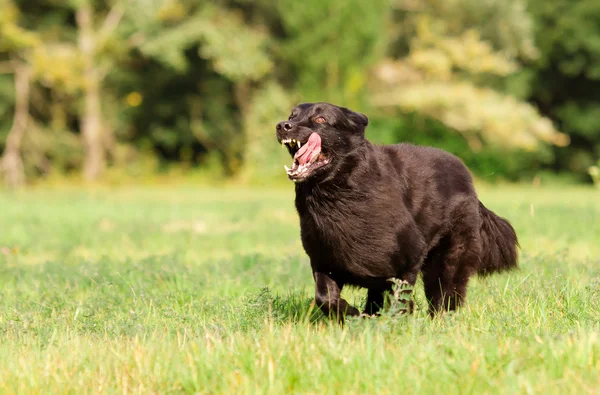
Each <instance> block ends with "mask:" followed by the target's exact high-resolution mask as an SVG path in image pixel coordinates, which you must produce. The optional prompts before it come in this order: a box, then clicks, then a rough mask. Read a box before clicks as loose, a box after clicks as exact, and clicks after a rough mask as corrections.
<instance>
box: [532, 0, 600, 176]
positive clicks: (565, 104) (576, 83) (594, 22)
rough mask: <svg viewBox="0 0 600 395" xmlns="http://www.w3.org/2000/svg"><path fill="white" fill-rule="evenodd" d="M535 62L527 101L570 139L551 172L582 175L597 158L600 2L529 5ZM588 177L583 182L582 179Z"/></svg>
mask: <svg viewBox="0 0 600 395" xmlns="http://www.w3.org/2000/svg"><path fill="white" fill-rule="evenodd" d="M529 10H530V12H531V14H532V15H533V17H534V19H535V21H536V41H537V43H538V46H539V48H540V53H541V55H540V57H539V59H538V60H537V61H535V62H530V63H529V64H528V66H529V67H530V68H531V70H532V71H533V75H534V78H533V80H532V83H531V88H530V92H531V93H530V95H529V99H530V100H532V101H533V102H534V103H536V104H537V105H538V106H539V108H540V109H541V111H542V113H543V114H545V115H546V116H548V117H550V118H552V119H555V120H556V123H557V125H558V126H559V127H560V128H561V129H562V130H563V131H565V132H566V133H568V134H569V135H570V136H571V140H572V144H571V146H570V148H569V149H568V150H565V149H557V150H556V158H557V160H556V162H555V166H554V168H555V169H556V170H559V169H567V170H569V171H571V172H573V173H574V174H578V175H583V176H586V169H587V168H588V167H589V166H590V165H592V164H593V163H594V162H595V160H596V159H597V158H598V157H600V124H599V122H598V119H600V95H599V94H598V92H599V91H600V3H599V2H598V1H595V0H579V1H569V0H553V1H541V0H529ZM586 178H587V177H586Z"/></svg>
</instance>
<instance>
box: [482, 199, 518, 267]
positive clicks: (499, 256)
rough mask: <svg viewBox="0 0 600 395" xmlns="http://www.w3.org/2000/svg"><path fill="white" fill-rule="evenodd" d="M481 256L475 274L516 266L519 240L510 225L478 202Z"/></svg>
mask: <svg viewBox="0 0 600 395" xmlns="http://www.w3.org/2000/svg"><path fill="white" fill-rule="evenodd" d="M479 213H480V214H481V218H482V219H483V223H482V225H481V239H482V246H483V250H482V257H481V263H480V266H479V269H478V271H477V274H479V275H482V276H486V275H489V274H492V273H496V272H502V271H505V270H510V269H513V268H515V267H517V247H518V246H519V241H518V240H517V234H516V233H515V230H514V228H513V227H512V225H511V224H510V223H509V222H508V221H507V220H505V219H504V218H501V217H499V216H497V215H496V214H494V213H493V212H492V211H490V210H488V209H487V208H486V207H485V206H484V205H483V203H481V202H479Z"/></svg>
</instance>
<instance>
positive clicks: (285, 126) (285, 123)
mask: <svg viewBox="0 0 600 395" xmlns="http://www.w3.org/2000/svg"><path fill="white" fill-rule="evenodd" d="M293 127H294V125H292V123H291V122H289V121H283V122H279V123H278V124H277V126H276V129H277V130H281V129H283V130H285V131H286V132H288V131H290V130H292V128H293Z"/></svg>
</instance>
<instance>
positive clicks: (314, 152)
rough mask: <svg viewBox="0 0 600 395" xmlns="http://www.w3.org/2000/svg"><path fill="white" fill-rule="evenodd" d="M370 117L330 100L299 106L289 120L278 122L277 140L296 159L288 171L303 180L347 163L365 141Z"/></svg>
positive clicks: (290, 175)
mask: <svg viewBox="0 0 600 395" xmlns="http://www.w3.org/2000/svg"><path fill="white" fill-rule="evenodd" d="M368 123H369V120H368V118H367V117H366V116H365V115H363V114H360V113H357V112H354V111H351V110H349V109H347V108H344V107H338V106H335V105H333V104H329V103H304V104H300V105H298V106H296V108H294V109H293V110H292V114H291V115H290V117H289V118H288V120H287V121H282V122H279V123H278V124H277V127H276V129H277V140H278V141H279V142H280V143H281V145H282V146H283V147H287V149H288V151H289V153H290V155H291V156H292V158H293V163H292V167H291V168H289V169H288V167H287V166H285V169H286V172H287V174H288V177H289V179H290V180H292V181H294V182H303V181H306V180H308V179H310V178H317V177H319V176H323V175H325V174H327V173H328V172H329V171H331V169H332V168H335V166H336V164H340V163H341V162H343V160H344V158H345V157H347V156H348V155H350V154H351V153H352V152H353V151H354V150H355V149H356V147H358V146H360V145H361V143H362V142H363V141H364V139H365V137H364V133H365V128H366V126H367V125H368Z"/></svg>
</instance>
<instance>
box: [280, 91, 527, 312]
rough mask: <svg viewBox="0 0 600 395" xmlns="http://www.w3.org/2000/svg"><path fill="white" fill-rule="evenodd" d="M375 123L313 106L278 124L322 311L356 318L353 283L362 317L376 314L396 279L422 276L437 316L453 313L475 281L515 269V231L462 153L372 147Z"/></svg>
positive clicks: (411, 280) (412, 281)
mask: <svg viewBox="0 0 600 395" xmlns="http://www.w3.org/2000/svg"><path fill="white" fill-rule="evenodd" d="M368 122H369V121H368V119H367V117H366V116H365V115H363V114H360V113H356V112H353V111H350V110H349V109H347V108H343V107H338V106H334V105H332V104H328V103H316V104H312V103H309V104H300V105H299V106H297V107H296V108H295V109H294V110H293V111H292V114H291V115H290V117H289V119H288V120H287V121H283V122H280V123H279V124H277V139H278V141H279V142H280V143H281V144H282V145H284V146H287V149H288V150H289V152H290V154H291V155H292V157H293V164H292V168H291V169H288V168H287V166H286V171H287V174H288V177H289V178H290V179H291V180H292V181H294V182H295V183H296V209H297V210H298V214H299V215H300V227H301V237H302V244H303V246H304V249H305V250H306V253H307V254H308V255H309V257H310V261H311V266H312V270H313V277H314V280H315V285H316V297H315V299H316V302H317V304H318V305H319V306H320V307H321V309H322V311H323V312H324V313H325V314H327V315H329V314H334V315H337V316H338V318H339V319H343V317H342V316H343V314H347V315H358V314H359V311H358V310H357V309H356V308H355V307H352V306H350V305H349V304H348V303H347V302H346V301H345V300H344V299H342V298H341V297H340V292H341V290H342V288H343V287H344V285H346V284H348V285H355V286H360V287H365V288H367V289H368V296H367V304H366V307H365V313H367V314H375V313H377V312H378V311H379V309H380V308H381V307H382V305H383V301H384V292H386V291H389V290H390V289H391V283H390V282H389V281H388V280H389V279H390V278H392V277H395V278H398V279H402V280H405V281H407V282H408V283H409V284H410V285H414V284H415V281H416V280H417V276H418V274H419V272H422V273H423V280H424V284H425V294H426V296H427V299H428V301H429V312H430V314H432V315H433V314H434V313H435V312H437V311H440V310H442V309H448V310H454V309H456V308H457V307H458V306H459V305H460V304H461V302H462V301H463V300H464V298H465V296H466V291H467V283H468V281H469V277H470V276H472V275H473V274H480V275H486V274H489V273H492V272H497V271H502V270H507V269H511V268H513V267H516V265H517V246H518V242H517V236H516V234H515V231H514V229H513V228H512V226H511V225H510V224H509V223H508V221H506V220H505V219H503V218H500V217H498V216H497V215H495V214H494V213H493V212H491V211H490V210H488V209H487V208H485V207H484V206H483V204H482V203H481V202H480V201H479V199H478V198H477V194H476V193H475V190H474V187H473V183H472V180H471V176H470V174H469V171H468V170H467V168H466V167H465V166H464V164H463V163H462V162H461V161H460V160H459V159H458V158H457V157H455V156H453V155H451V154H449V153H447V152H444V151H442V150H439V149H436V148H430V147H419V146H413V145H409V144H397V145H384V146H377V145H373V144H371V143H370V142H369V141H368V140H367V139H366V138H365V135H364V132H365V128H366V126H367V124H368ZM411 308H412V306H411Z"/></svg>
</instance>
